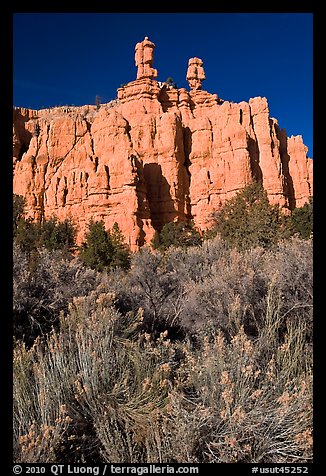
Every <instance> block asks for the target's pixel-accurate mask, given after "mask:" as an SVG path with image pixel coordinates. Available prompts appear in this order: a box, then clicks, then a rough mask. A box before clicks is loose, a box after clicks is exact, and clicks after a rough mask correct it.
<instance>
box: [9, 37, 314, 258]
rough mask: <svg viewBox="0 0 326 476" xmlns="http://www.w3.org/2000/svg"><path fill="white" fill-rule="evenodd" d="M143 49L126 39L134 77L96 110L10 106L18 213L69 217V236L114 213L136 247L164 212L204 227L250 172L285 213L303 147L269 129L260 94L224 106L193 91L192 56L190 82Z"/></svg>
mask: <svg viewBox="0 0 326 476" xmlns="http://www.w3.org/2000/svg"><path fill="white" fill-rule="evenodd" d="M154 48H155V45H154V44H153V43H152V42H151V41H150V40H149V39H148V38H147V37H145V39H144V41H143V42H140V43H137V45H136V48H135V63H136V67H137V79H136V80H135V81H132V82H130V83H128V84H126V85H124V86H123V87H121V88H119V89H118V91H117V93H118V94H117V98H116V99H115V100H113V101H111V102H109V103H107V104H102V105H100V107H98V106H82V107H57V108H51V109H43V110H38V111H34V110H29V109H24V108H14V113H13V157H14V193H16V194H19V195H23V196H24V197H25V200H26V212H27V215H28V216H29V217H31V218H33V219H35V220H42V219H44V218H49V217H51V216H53V215H54V216H56V217H58V218H59V219H60V220H63V219H65V218H71V219H72V220H73V221H74V222H75V224H76V225H77V228H78V242H79V243H80V242H81V241H82V240H83V237H84V236H85V232H86V230H87V223H88V222H89V220H90V219H91V218H92V219H93V220H101V219H102V220H103V221H104V223H105V226H106V228H111V227H112V226H113V224H114V223H115V222H117V223H118V225H119V227H120V229H121V230H122V232H123V234H124V236H125V238H126V242H127V243H128V244H129V245H130V247H131V249H132V250H137V249H139V247H141V246H143V245H144V244H150V241H151V240H152V238H153V236H154V233H155V230H160V229H161V228H162V227H163V226H164V224H166V223H168V222H171V221H189V220H193V221H194V223H195V225H196V226H197V227H198V228H199V229H201V230H205V229H206V228H208V227H209V226H210V225H211V223H212V213H213V212H214V211H216V210H218V209H219V208H220V207H221V206H222V205H223V203H224V202H225V201H226V200H228V199H229V198H231V197H232V196H233V195H234V194H235V193H236V192H237V191H238V190H239V189H241V188H242V187H244V186H245V185H247V184H249V183H250V182H252V181H253V180H254V179H256V180H259V181H261V182H262V183H263V186H264V188H265V189H266V191H267V193H268V197H269V200H270V202H271V203H273V204H274V203H278V204H280V206H281V207H283V208H284V210H285V211H286V210H291V209H293V208H295V207H298V206H302V205H303V204H304V203H305V202H307V201H308V200H309V198H310V197H311V196H312V159H310V158H307V147H306V146H305V145H304V144H303V142H302V137H301V136H296V137H291V138H288V137H287V134H286V132H285V130H284V129H282V130H281V129H280V127H279V125H278V122H277V120H276V119H274V118H271V117H270V115H269V108H268V103H267V100H266V98H261V97H255V98H252V99H250V100H249V102H244V101H243V102H240V103H233V102H229V101H223V100H221V99H220V98H219V97H218V95H217V94H210V93H209V92H207V91H205V90H203V89H202V81H203V80H204V79H205V73H204V68H203V61H202V60H201V59H200V58H191V59H190V60H189V64H188V70H187V72H186V78H187V80H188V82H189V87H190V90H189V91H187V90H186V89H185V88H181V89H177V88H176V87H174V86H173V85H171V84H167V83H162V82H159V81H157V80H156V79H155V78H156V77H157V70H156V69H154V68H153V54H154Z"/></svg>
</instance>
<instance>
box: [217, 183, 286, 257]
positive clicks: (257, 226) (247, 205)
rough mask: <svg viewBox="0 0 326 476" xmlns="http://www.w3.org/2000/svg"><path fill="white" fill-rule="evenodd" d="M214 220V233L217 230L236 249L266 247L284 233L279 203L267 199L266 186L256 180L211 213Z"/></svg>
mask: <svg viewBox="0 0 326 476" xmlns="http://www.w3.org/2000/svg"><path fill="white" fill-rule="evenodd" d="M214 220H215V225H214V227H213V230H212V231H213V234H214V233H215V234H216V233H219V234H220V235H221V237H222V238H223V239H224V240H225V241H226V242H227V243H228V244H229V245H230V246H232V247H236V248H238V249H249V248H251V247H254V246H258V245H260V246H263V247H269V246H271V245H272V244H273V243H276V242H277V241H278V240H279V239H280V238H281V237H282V236H283V226H284V220H283V217H282V214H281V210H280V207H279V206H278V205H271V204H270V203H269V200H268V196H267V192H266V190H265V189H264V188H263V186H262V185H261V184H260V183H258V182H253V183H252V184H249V185H247V186H246V187H244V188H243V189H242V190H240V191H239V192H238V193H237V194H236V195H235V196H234V197H233V198H231V199H230V200H228V201H227V202H226V203H225V204H224V206H223V207H222V209H221V210H220V211H218V212H217V213H215V214H214ZM211 234H212V233H211Z"/></svg>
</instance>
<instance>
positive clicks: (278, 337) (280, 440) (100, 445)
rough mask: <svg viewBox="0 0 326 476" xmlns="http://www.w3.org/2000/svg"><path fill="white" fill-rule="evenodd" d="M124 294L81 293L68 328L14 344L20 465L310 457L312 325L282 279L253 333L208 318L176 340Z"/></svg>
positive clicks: (64, 320) (66, 318)
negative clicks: (287, 304)
mask: <svg viewBox="0 0 326 476" xmlns="http://www.w3.org/2000/svg"><path fill="white" fill-rule="evenodd" d="M115 300H116V298H115V296H114V295H113V294H110V293H103V294H101V295H99V294H98V293H96V292H94V293H91V294H90V295H89V296H86V297H79V298H75V299H74V300H73V302H72V303H71V304H70V305H69V310H68V313H67V314H66V315H63V313H62V314H61V316H60V330H57V331H53V332H52V333H51V334H50V335H48V336H47V337H46V338H45V339H43V340H41V339H37V340H36V341H35V343H34V345H33V347H32V348H30V349H26V347H25V346H24V345H22V344H17V346H16V348H15V352H14V371H15V376H14V414H15V420H14V447H15V460H16V461H17V462H29V463H33V462H56V461H57V462H58V461H59V462H90V461H108V462H125V463H142V462H147V463H148V462H162V463H168V462H180V463H182V462H185V463H187V462H191V463H197V462H199V463H200V462H257V463H259V462H265V463H269V462H273V463H275V462H277V463H302V462H309V461H311V460H312V370H311V369H312V362H311V352H310V349H309V342H308V339H307V326H306V325H304V321H303V320H300V319H294V318H293V315H292V316H291V317H290V313H287V314H286V311H285V312H284V309H283V307H282V296H280V294H279V292H278V289H277V287H276V285H275V282H272V283H271V284H270V286H269V287H268V289H267V295H266V299H265V302H266V306H265V309H264V312H263V314H262V315H261V316H260V321H259V325H257V335H255V336H250V335H248V334H247V333H246V332H245V329H244V326H243V324H242V323H241V321H240V322H239V324H238V325H237V326H235V327H233V328H232V329H233V331H232V330H229V333H228V334H227V335H226V334H225V333H224V332H223V330H221V328H220V327H219V326H217V325H216V324H215V323H214V321H211V322H208V323H207V326H206V329H201V330H199V331H198V333H197V336H196V340H194V339H193V338H188V337H186V338H185V339H184V340H182V341H178V340H170V335H169V332H168V331H165V332H161V333H160V334H159V335H158V334H157V332H153V333H150V332H147V333H146V332H144V329H143V322H142V321H143V312H142V310H139V311H138V312H137V313H132V312H129V313H125V314H121V313H120V312H118V311H117V310H116V308H115V305H114V304H115ZM234 305H235V307H236V309H237V312H239V313H240V315H243V312H244V310H243V309H242V308H241V302H240V303H239V302H238V303H235V304H234ZM296 317H298V316H296Z"/></svg>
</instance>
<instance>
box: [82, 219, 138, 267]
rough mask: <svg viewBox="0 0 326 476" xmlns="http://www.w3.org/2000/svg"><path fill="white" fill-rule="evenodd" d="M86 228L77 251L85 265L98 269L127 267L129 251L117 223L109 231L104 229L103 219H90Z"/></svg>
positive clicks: (128, 264)
mask: <svg viewBox="0 0 326 476" xmlns="http://www.w3.org/2000/svg"><path fill="white" fill-rule="evenodd" d="M88 230H89V231H88V233H87V234H86V241H85V242H84V243H83V244H82V246H81V248H80V253H79V257H80V259H81V260H82V262H83V264H84V265H85V266H89V267H90V268H93V269H96V270H98V271H103V270H104V269H108V268H116V267H121V268H124V269H128V268H129V266H130V251H129V248H128V246H127V245H126V244H125V242H124V237H123V235H122V233H121V231H120V229H119V226H118V224H117V223H115V224H114V225H113V228H112V230H111V231H106V229H105V226H104V222H103V220H101V221H99V222H94V221H93V220H90V222H89V224H88Z"/></svg>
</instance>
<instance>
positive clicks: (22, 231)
mask: <svg viewBox="0 0 326 476" xmlns="http://www.w3.org/2000/svg"><path fill="white" fill-rule="evenodd" d="M24 207H25V199H24V197H22V196H20V195H16V194H14V197H13V237H14V241H15V243H16V244H18V245H19V246H20V247H21V248H22V250H23V251H28V252H30V253H31V252H32V251H35V250H36V249H38V248H40V247H42V246H44V247H45V248H46V249H48V250H50V251H51V250H64V251H70V250H73V249H74V247H75V239H76V228H75V226H74V224H73V222H72V220H71V219H68V218H66V219H65V220H63V221H62V222H59V220H58V219H57V218H56V217H54V216H53V217H52V218H50V219H48V220H43V221H42V222H41V223H37V222H34V221H33V220H32V219H30V218H27V219H26V218H25V210H24Z"/></svg>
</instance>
